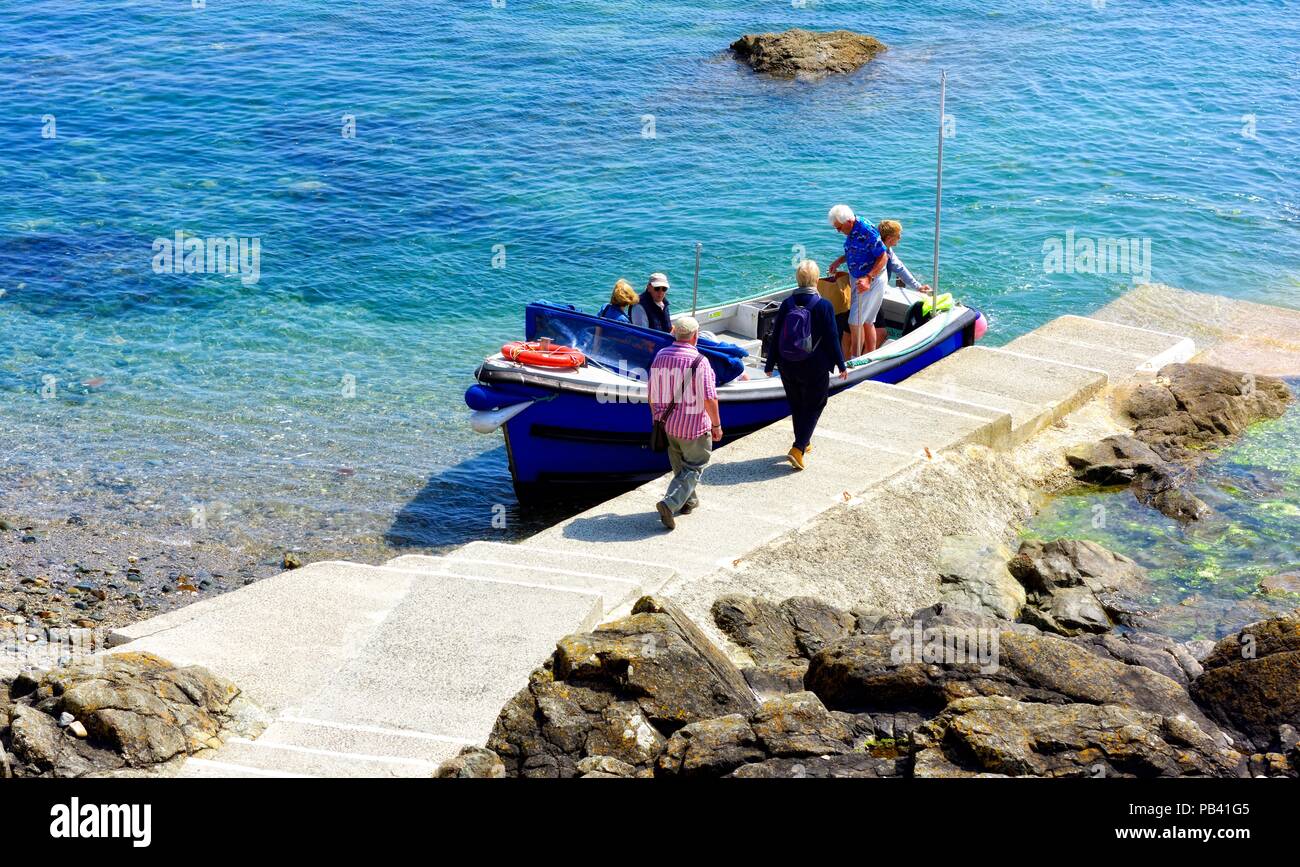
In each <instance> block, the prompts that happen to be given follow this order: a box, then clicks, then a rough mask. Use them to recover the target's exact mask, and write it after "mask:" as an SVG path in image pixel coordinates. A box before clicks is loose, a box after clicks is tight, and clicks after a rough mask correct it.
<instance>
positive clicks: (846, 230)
mask: <svg viewBox="0 0 1300 867" xmlns="http://www.w3.org/2000/svg"><path fill="white" fill-rule="evenodd" d="M827 216H828V218H829V219H830V222H831V225H832V226H834V227H835V231H837V232H841V233H843V235H844V236H845V237H844V255H843V256H841V257H840V258H838V259H836V260H835V261H834V262H832V263H831V268H830V271H829V272H828V273H827V275H826V276H828V277H830V278H832V279H834V277H835V276H836V274H837V273H838V272H839V269H840V265H841V264H847V265H848V268H849V276H850V277H852V278H853V303H852V305H851V306H850V307H849V334H850V336H851V339H852V343H853V357H854V358H857V357H858V356H859V355H865V354H866V353H868V352H874V351H875V349H876V344H877V335H876V329H875V328H874V327H872V326H874V324H875V321H876V315H877V314H879V313H880V305H881V304H883V303H884V301H885V265H886V263H887V262H888V261H889V255H888V251H887V250H886V249H885V245H884V243H883V242H882V241H881V240H880V233H879V232H877V231H876V227H875V226H872V225H871V224H869V223H864V222H862V221H861V220H859V219H858V218H857V217H856V216H855V215H854V214H853V209H852V208H850V207H849V206H848V205H836V206H835V207H833V208H831V210H830V213H829V214H828V215H827Z"/></svg>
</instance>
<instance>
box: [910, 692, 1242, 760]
mask: <svg viewBox="0 0 1300 867" xmlns="http://www.w3.org/2000/svg"><path fill="white" fill-rule="evenodd" d="M913 741H914V744H915V747H916V754H915V757H914V769H913V773H914V775H915V776H918V777H968V776H978V775H990V774H992V775H1001V776H1012V777H1021V776H1036V777H1082V776H1120V777H1158V776H1160V777H1184V776H1198V777H1204V776H1239V775H1241V773H1242V771H1243V764H1242V758H1243V757H1242V756H1241V754H1239V753H1237V752H1236V751H1234V750H1232V749H1230V748H1229V747H1227V746H1226V745H1224V743H1223V742H1222V740H1220V739H1219V738H1218V737H1216V735H1214V734H1211V733H1208V732H1206V731H1204V730H1203V729H1202V728H1201V727H1200V726H1198V725H1197V724H1196V723H1195V722H1193V721H1192V720H1191V719H1189V718H1187V717H1185V716H1181V715H1174V716H1165V715H1162V714H1158V713H1152V712H1149V711H1143V710H1138V709H1136V708H1133V707H1122V706H1119V705H1114V704H1065V705H1060V704H1042V703H1037V702H1023V701H1017V700H1015V699H1012V698H1007V697H1004V696H981V697H978V698H966V699H959V700H957V701H954V702H953V703H952V704H950V705H948V707H947V708H946V709H945V710H944V711H943V712H942V713H941V714H939V716H938V717H936V718H935V719H933V720H931V721H930V722H928V723H926V724H925V725H924V726H922V727H921V728H919V729H918V730H917V731H916V732H915V734H914V735H913Z"/></svg>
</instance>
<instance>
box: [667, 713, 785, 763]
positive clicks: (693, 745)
mask: <svg viewBox="0 0 1300 867" xmlns="http://www.w3.org/2000/svg"><path fill="white" fill-rule="evenodd" d="M766 755H767V754H766V753H764V752H763V750H762V748H761V747H760V746H759V744H758V738H757V736H756V735H755V733H754V730H753V728H752V727H751V726H750V724H749V722H748V721H747V720H746V719H745V717H743V716H741V715H740V714H728V715H727V716H724V717H719V718H717V719H711V720H704V721H703V722H697V723H691V724H690V725H688V726H683V727H682V728H680V729H678V730H677V731H676V732H674V733H673V736H672V738H671V739H670V740H669V741H668V746H667V748H666V749H665V750H664V752H663V754H662V755H661V756H659V760H658V765H657V769H658V771H659V773H661V774H663V775H664V776H709V777H718V776H722V775H723V774H725V773H727V772H729V771H731V770H732V769H733V768H736V767H738V766H740V765H743V764H745V763H746V762H753V761H761V760H762V759H764V758H766Z"/></svg>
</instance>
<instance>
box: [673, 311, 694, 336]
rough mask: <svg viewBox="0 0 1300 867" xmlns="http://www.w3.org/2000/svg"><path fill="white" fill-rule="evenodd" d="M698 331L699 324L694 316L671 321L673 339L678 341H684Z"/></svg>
mask: <svg viewBox="0 0 1300 867" xmlns="http://www.w3.org/2000/svg"><path fill="white" fill-rule="evenodd" d="M699 331H700V323H699V322H698V321H697V320H696V319H695V317H694V316H683V317H681V318H680V319H674V320H673V337H676V338H677V339H678V340H686V339H688V338H690V337H691V335H693V334H698V333H699Z"/></svg>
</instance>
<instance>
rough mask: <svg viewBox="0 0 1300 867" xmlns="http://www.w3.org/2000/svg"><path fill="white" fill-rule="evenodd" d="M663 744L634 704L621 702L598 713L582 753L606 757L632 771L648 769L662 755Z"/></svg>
mask: <svg viewBox="0 0 1300 867" xmlns="http://www.w3.org/2000/svg"><path fill="white" fill-rule="evenodd" d="M667 742H668V739H667V738H666V737H664V735H663V734H661V733H660V732H659V730H658V729H657V728H655V727H654V726H653V725H651V724H650V721H649V720H648V719H647V718H646V716H645V714H644V713H642V711H641V708H640V707H638V706H637V704H636V702H631V701H621V702H616V703H614V704H611V705H610V706H609V707H607V708H605V709H604V710H603V711H601V714H600V718H599V719H598V720H596V721H595V724H594V725H593V726H592V732H591V736H590V737H589V738H588V739H587V742H586V745H585V751H586V753H587V754H588V755H601V756H610V757H612V758H616V759H618V760H620V761H623V762H625V763H627V764H629V765H632V766H634V767H648V766H649V765H651V764H652V763H653V762H654V760H655V758H656V757H657V756H658V755H659V754H660V753H661V752H663V749H664V745H665V744H666V743H667Z"/></svg>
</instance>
